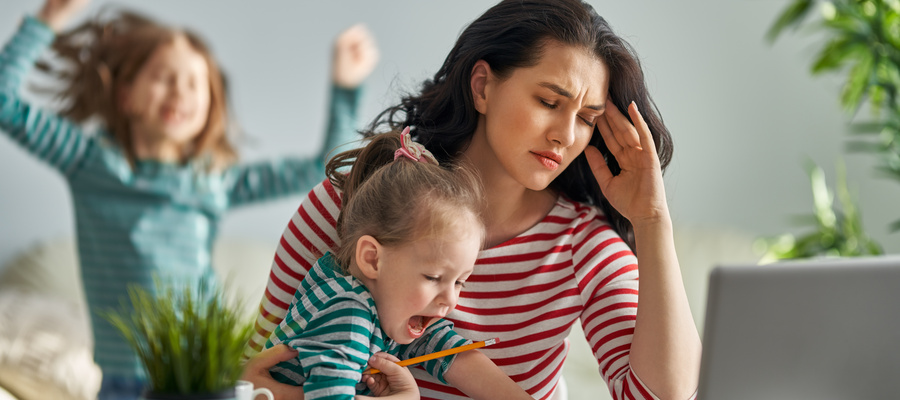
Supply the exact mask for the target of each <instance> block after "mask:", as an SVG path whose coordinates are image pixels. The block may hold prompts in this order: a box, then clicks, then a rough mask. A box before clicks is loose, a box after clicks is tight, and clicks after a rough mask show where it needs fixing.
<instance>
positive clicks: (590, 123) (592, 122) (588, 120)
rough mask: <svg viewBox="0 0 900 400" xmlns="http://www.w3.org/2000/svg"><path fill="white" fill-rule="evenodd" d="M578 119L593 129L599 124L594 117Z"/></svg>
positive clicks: (581, 116)
mask: <svg viewBox="0 0 900 400" xmlns="http://www.w3.org/2000/svg"><path fill="white" fill-rule="evenodd" d="M578 119H580V120H581V122H584V123H585V124H586V125H587V126H589V127H591V128H593V127H594V125H595V124H596V123H597V117H593V116H584V115H579V116H578Z"/></svg>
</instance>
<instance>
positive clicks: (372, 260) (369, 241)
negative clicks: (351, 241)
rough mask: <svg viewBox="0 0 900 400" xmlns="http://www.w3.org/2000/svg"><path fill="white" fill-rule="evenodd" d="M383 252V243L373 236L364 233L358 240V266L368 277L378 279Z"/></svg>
mask: <svg viewBox="0 0 900 400" xmlns="http://www.w3.org/2000/svg"><path fill="white" fill-rule="evenodd" d="M381 252H382V247H381V243H378V240H376V239H375V238H374V237H372V236H369V235H363V236H362V237H360V238H359V239H358V240H357V241H356V266H357V267H359V270H360V272H362V274H363V275H364V276H365V277H366V278H369V279H372V280H375V279H378V273H379V272H381V269H380V268H379V265H378V260H379V259H380V258H381Z"/></svg>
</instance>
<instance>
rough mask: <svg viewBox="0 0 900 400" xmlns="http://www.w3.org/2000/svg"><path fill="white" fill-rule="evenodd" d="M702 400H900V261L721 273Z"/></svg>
mask: <svg viewBox="0 0 900 400" xmlns="http://www.w3.org/2000/svg"><path fill="white" fill-rule="evenodd" d="M704 326H705V329H704V333H703V355H702V363H701V369H700V388H699V391H698V398H700V399H703V400H716V399H728V400H742V399H748V400H749V399H752V400H760V399H789V400H795V399H816V400H824V399H900V256H884V257H868V258H842V259H817V260H807V261H791V262H781V263H775V264H768V265H732V266H719V267H716V268H715V269H713V271H712V273H711V274H710V280H709V292H708V294H707V307H706V321H705V324H704Z"/></svg>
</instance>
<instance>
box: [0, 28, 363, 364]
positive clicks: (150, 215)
mask: <svg viewBox="0 0 900 400" xmlns="http://www.w3.org/2000/svg"><path fill="white" fill-rule="evenodd" d="M54 37H55V35H54V33H53V31H52V30H50V29H49V28H48V27H47V26H45V25H44V24H43V23H41V22H40V21H38V20H37V19H35V18H32V17H26V18H25V20H24V21H23V23H22V25H21V26H20V28H19V30H18V32H17V33H16V34H15V35H14V36H13V37H12V39H10V41H9V42H8V43H7V44H6V46H5V47H4V48H3V50H2V53H0V131H2V132H3V133H4V134H5V135H6V136H8V137H10V138H11V139H12V140H14V141H15V142H18V143H19V144H20V145H21V146H22V147H23V148H25V149H26V150H27V151H29V152H30V153H32V154H33V155H35V156H36V157H38V158H40V159H41V160H43V161H45V162H46V163H47V164H49V165H50V166H52V167H53V168H55V169H56V170H58V171H59V172H60V173H61V174H62V175H63V177H64V178H65V179H66V181H67V183H68V185H69V188H70V190H71V193H72V200H73V202H74V210H75V225H76V230H77V240H78V256H79V261H80V264H81V273H82V280H83V283H84V289H85V294H86V297H87V303H88V306H89V308H90V310H91V322H92V328H93V334H94V359H95V361H96V362H97V363H98V364H99V365H100V367H101V369H102V371H103V374H104V376H116V377H124V378H137V379H141V378H142V377H143V375H144V372H143V367H142V366H141V365H140V364H139V361H138V359H137V357H136V356H135V355H134V353H133V352H132V351H131V349H130V347H129V346H128V345H127V344H126V342H125V341H124V340H123V339H122V337H121V335H120V334H119V332H118V331H117V330H115V328H113V327H112V326H111V325H110V324H108V323H107V322H106V320H105V319H103V318H102V317H100V316H98V315H97V311H105V310H109V309H112V308H117V307H119V305H120V300H122V299H125V298H127V292H126V288H127V285H128V284H131V283H135V284H139V285H141V286H144V287H145V288H147V289H150V290H152V289H154V287H153V279H154V276H158V277H160V278H162V279H164V280H173V281H176V282H179V283H184V284H196V283H197V282H199V281H200V280H211V279H213V278H214V276H213V274H214V273H213V270H212V268H211V250H212V245H213V241H214V240H215V238H216V233H217V232H216V231H217V227H218V224H219V221H220V219H221V217H222V215H223V214H224V213H225V211H227V210H229V209H230V208H232V207H236V206H242V205H246V204H250V203H255V202H259V201H262V200H267V199H272V198H276V197H279V196H285V195H290V194H300V193H305V192H306V191H308V190H309V189H310V188H311V187H313V186H314V185H315V184H317V183H318V182H320V181H321V180H322V178H323V177H324V159H325V156H326V154H327V152H328V151H330V150H331V149H332V148H334V147H336V146H338V145H341V144H344V143H347V142H350V141H352V140H354V139H355V138H356V132H355V129H354V128H355V124H356V110H357V107H358V97H359V91H358V90H345V89H339V88H336V87H335V88H333V90H332V100H331V101H332V103H331V118H330V120H329V128H328V134H327V138H326V140H325V144H324V146H323V148H322V149H321V150H320V151H319V152H318V154H317V155H316V156H314V157H310V158H294V159H283V160H278V161H268V162H259V163H254V164H247V165H236V166H232V167H231V168H229V169H227V170H225V171H223V172H218V173H207V172H205V171H203V170H202V168H198V167H197V166H196V165H192V164H187V165H179V164H170V163H161V162H155V161H146V160H144V161H138V162H137V163H136V165H135V166H134V168H132V167H131V165H129V163H128V161H127V159H126V157H125V156H124V153H123V152H122V150H121V149H120V147H119V146H118V145H117V144H115V143H114V142H113V141H112V139H111V136H110V135H109V134H106V133H104V132H102V131H101V132H99V133H97V134H94V135H90V134H86V133H85V132H84V131H83V130H82V128H81V127H80V126H79V125H77V124H74V123H72V122H71V121H68V120H66V119H65V118H61V117H60V116H58V115H56V114H54V113H52V112H49V111H47V110H42V109H40V108H38V107H36V106H33V105H31V104H28V103H27V102H26V101H24V100H23V99H22V98H21V96H20V94H19V90H20V87H21V86H22V83H23V81H24V79H25V77H26V76H27V75H28V73H29V72H30V71H31V70H32V68H33V66H34V63H35V61H36V60H37V58H38V57H39V56H40V55H41V54H42V53H44V52H45V51H46V50H47V48H48V47H49V45H50V44H51V43H52V41H53V39H54ZM35 223H39V222H38V221H35Z"/></svg>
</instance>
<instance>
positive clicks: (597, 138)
mask: <svg viewBox="0 0 900 400" xmlns="http://www.w3.org/2000/svg"><path fill="white" fill-rule="evenodd" d="M548 41H557V42H559V43H562V44H565V45H571V46H576V47H580V48H585V49H588V50H589V51H592V52H593V54H594V55H595V56H596V57H598V58H599V59H601V60H602V61H603V62H604V63H605V64H606V66H607V68H608V69H609V96H610V100H611V101H612V103H613V104H614V105H615V106H616V107H618V108H619V110H622V111H623V114H625V115H626V117H628V114H627V112H624V110H626V108H627V106H628V104H629V103H631V102H632V101H634V102H635V103H636V105H637V107H638V109H639V110H640V111H641V113H642V115H643V117H644V120H645V121H646V122H647V125H648V126H649V128H650V131H651V133H652V135H653V140H654V142H655V143H656V148H657V152H658V155H659V161H660V165H661V166H662V168H663V170H665V168H666V166H667V165H668V164H669V161H670V160H671V158H672V138H671V136H670V135H669V131H668V130H667V129H666V127H665V125H664V124H663V121H662V117H661V116H660V114H659V111H658V110H657V108H656V104H655V103H654V102H653V100H652V99H651V98H650V94H649V92H648V90H647V87H646V84H645V83H644V74H643V71H642V70H641V64H640V60H639V59H638V57H637V54H636V53H635V51H634V49H633V48H632V47H631V46H630V45H629V44H628V43H627V42H625V40H623V39H622V38H620V37H619V36H618V35H616V34H615V32H613V30H612V28H611V27H610V26H609V24H608V23H607V22H606V20H604V19H603V18H602V17H600V16H599V15H598V14H597V13H596V11H594V9H593V7H591V6H590V5H589V4H587V3H584V2H582V1H580V0H504V1H501V2H500V3H499V4H497V5H495V6H493V7H492V8H490V9H489V10H487V11H486V12H485V13H484V14H483V15H481V16H480V17H479V18H478V19H476V20H475V21H473V22H472V23H471V24H469V26H468V27H466V29H465V30H464V31H463V32H462V34H460V36H459V38H458V39H457V41H456V45H454V46H453V49H452V50H451V51H450V54H448V55H447V58H446V59H445V60H444V64H443V65H442V66H441V68H440V69H439V70H438V72H437V73H436V74H435V75H434V77H433V78H432V79H430V80H426V81H425V82H424V83H423V84H422V88H421V91H420V92H419V93H416V94H410V95H407V96H404V97H403V98H402V99H401V102H400V104H399V105H396V106H394V107H391V108H389V109H387V110H385V111H383V112H382V113H381V114H379V115H378V117H377V118H376V119H375V121H374V122H373V123H372V125H371V127H370V128H369V129H370V132H368V133H370V134H371V133H372V132H375V131H377V130H384V129H400V128H402V127H404V126H410V127H412V129H413V131H412V132H413V136H414V137H415V138H416V139H417V141H419V142H420V143H422V144H424V145H425V146H426V147H427V148H428V149H429V150H431V152H432V153H434V156H435V157H436V158H437V159H438V160H439V161H440V162H442V163H443V162H447V161H450V160H454V159H456V157H457V156H458V155H459V154H460V153H461V152H462V151H464V150H465V148H466V146H467V145H468V143H469V140H470V138H471V136H472V134H473V133H474V132H475V126H476V123H477V121H478V117H479V113H478V112H477V111H476V110H475V104H474V100H473V98H472V91H471V86H470V80H471V73H472V68H473V66H474V64H475V62H477V61H478V60H485V61H486V62H487V63H488V64H489V65H490V67H491V71H492V72H493V73H494V74H495V75H496V76H498V77H499V78H500V79H504V78H506V77H508V76H509V75H510V73H511V72H512V71H513V70H515V69H516V68H523V67H530V66H534V65H537V64H538V63H539V62H540V58H541V56H542V51H541V50H542V49H543V46H544V45H545V44H546V43H547V42H548ZM628 118H629V119H630V117H628ZM590 144H591V145H594V146H596V147H597V148H598V149H600V152H601V153H603V155H604V157H605V159H606V161H607V164H608V165H609V168H610V170H611V171H612V173H613V174H616V175H617V174H618V173H619V172H620V171H621V169H620V168H619V164H618V162H616V160H615V158H614V157H613V156H612V155H611V154H610V152H609V150H608V149H607V147H606V145H605V144H604V143H603V139H602V137H601V135H600V134H599V131H597V130H596V128H595V131H594V135H593V136H592V137H591V141H590ZM550 187H551V188H553V189H555V190H558V191H560V192H562V193H563V194H565V195H566V196H568V197H569V198H571V199H572V200H575V201H581V202H587V203H590V204H594V205H596V206H598V207H600V208H601V209H602V210H603V212H604V213H605V214H606V218H607V220H608V222H609V223H610V224H611V225H612V226H613V228H614V229H615V230H616V231H617V232H618V233H619V234H620V235H621V236H622V238H623V239H624V240H625V241H626V243H628V244H629V245H630V246H631V247H632V248H634V232H633V228H632V226H631V223H630V222H629V221H628V220H627V219H625V218H624V217H623V216H622V215H621V214H620V213H619V212H618V211H616V210H615V209H614V208H613V207H612V206H610V204H609V202H608V201H607V200H606V197H605V196H604V195H603V193H602V192H601V191H600V188H599V186H598V185H597V182H596V180H595V179H594V176H593V174H592V173H591V170H590V168H589V166H588V163H587V159H586V158H585V157H584V154H581V155H579V156H578V157H577V158H576V159H575V160H574V161H573V162H572V164H571V165H570V166H569V167H568V168H567V169H566V170H565V171H563V173H562V174H560V176H559V177H557V178H556V180H554V181H553V182H552V183H551V186H550Z"/></svg>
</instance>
